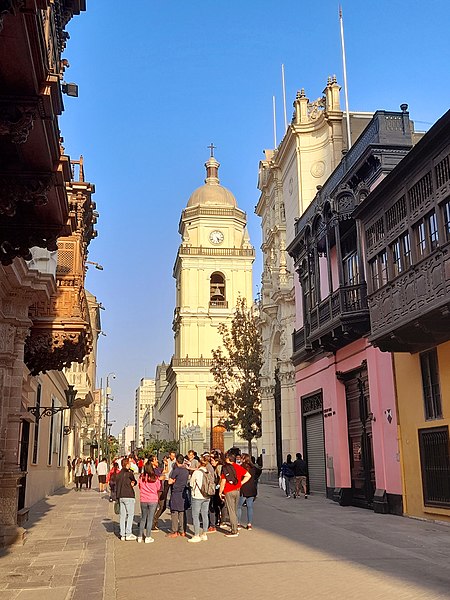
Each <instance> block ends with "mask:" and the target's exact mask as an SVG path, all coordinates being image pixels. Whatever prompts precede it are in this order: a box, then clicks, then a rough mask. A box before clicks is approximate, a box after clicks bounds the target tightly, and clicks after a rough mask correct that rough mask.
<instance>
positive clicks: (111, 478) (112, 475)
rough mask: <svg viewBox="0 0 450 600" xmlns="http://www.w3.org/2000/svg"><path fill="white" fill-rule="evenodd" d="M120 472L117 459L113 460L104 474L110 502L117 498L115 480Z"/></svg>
mask: <svg viewBox="0 0 450 600" xmlns="http://www.w3.org/2000/svg"><path fill="white" fill-rule="evenodd" d="M119 473H120V468H119V465H118V464H117V461H116V460H114V462H113V465H112V467H111V470H110V471H109V473H108V475H107V476H106V481H107V483H108V484H109V492H110V493H109V501H110V502H114V501H115V500H117V498H116V482H117V475H118V474H119Z"/></svg>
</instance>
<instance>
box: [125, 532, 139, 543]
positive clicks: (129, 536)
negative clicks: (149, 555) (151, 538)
mask: <svg viewBox="0 0 450 600" xmlns="http://www.w3.org/2000/svg"><path fill="white" fill-rule="evenodd" d="M125 539H126V541H127V542H134V540H137V537H136V536H135V535H134V533H130V534H128V535H126V536H125Z"/></svg>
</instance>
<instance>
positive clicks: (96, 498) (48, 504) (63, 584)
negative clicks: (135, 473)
mask: <svg viewBox="0 0 450 600" xmlns="http://www.w3.org/2000/svg"><path fill="white" fill-rule="evenodd" d="M95 479H96V478H95ZM94 481H95V480H94ZM110 513H111V515H112V513H113V509H112V505H111V504H110V503H109V502H108V496H107V494H99V493H98V491H97V489H95V490H94V489H92V490H85V489H83V490H82V491H80V492H75V491H74V490H73V489H71V488H61V489H60V490H58V492H57V493H56V494H54V495H53V496H50V497H49V498H47V499H45V500H42V501H40V502H38V503H37V504H36V505H35V506H33V507H32V509H31V510H30V517H29V521H28V522H27V523H26V524H25V527H26V529H27V537H26V542H25V544H24V545H23V546H13V547H12V548H9V549H6V552H5V553H3V554H0V598H1V599H2V600H16V599H18V600H44V599H45V600H81V599H82V600H88V599H89V600H102V599H103V597H104V588H105V571H106V565H107V564H109V565H111V566H113V565H114V561H113V559H112V554H111V549H110V542H109V540H112V537H113V536H112V535H111V534H110V533H109V532H110V531H111V526H112V523H111V522H110V521H109V520H108V514H110ZM108 556H109V558H108ZM111 583H112V585H113V581H111ZM109 597H110V598H111V597H113V596H111V595H109Z"/></svg>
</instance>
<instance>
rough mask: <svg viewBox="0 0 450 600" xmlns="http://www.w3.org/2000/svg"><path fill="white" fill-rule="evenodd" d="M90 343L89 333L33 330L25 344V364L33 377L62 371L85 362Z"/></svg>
mask: <svg viewBox="0 0 450 600" xmlns="http://www.w3.org/2000/svg"><path fill="white" fill-rule="evenodd" d="M89 349H90V343H89V340H88V336H87V332H86V331H84V330H82V331H76V332H65V331H59V332H57V331H51V330H48V331H39V330H36V331H34V330H32V331H31V334H30V337H29V338H28V339H27V341H26V343H25V364H26V365H27V367H28V368H29V369H30V371H31V374H32V375H38V374H39V373H45V372H46V371H51V370H56V371H61V370H62V369H63V368H64V367H70V365H71V363H73V362H78V363H81V362H83V359H84V357H85V356H86V355H87V354H88V352H89Z"/></svg>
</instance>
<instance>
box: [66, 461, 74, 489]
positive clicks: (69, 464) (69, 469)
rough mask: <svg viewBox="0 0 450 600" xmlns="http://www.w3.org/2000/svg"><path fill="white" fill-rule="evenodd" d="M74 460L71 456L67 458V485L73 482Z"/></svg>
mask: <svg viewBox="0 0 450 600" xmlns="http://www.w3.org/2000/svg"><path fill="white" fill-rule="evenodd" d="M72 470H73V469H72V459H71V458H70V456H68V457H67V483H70V482H71V481H72Z"/></svg>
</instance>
